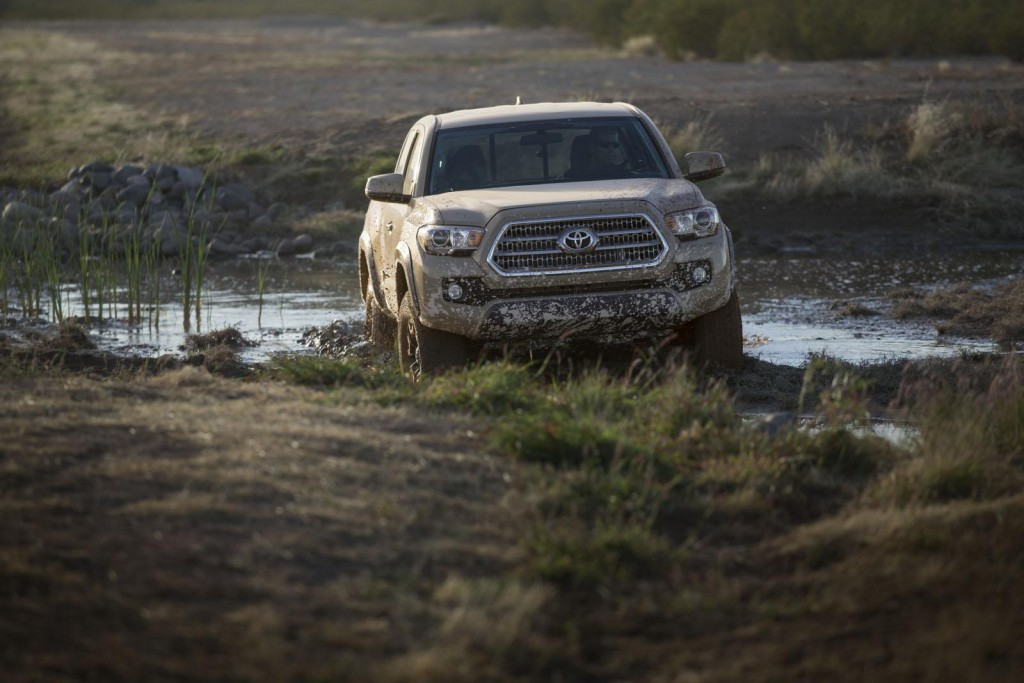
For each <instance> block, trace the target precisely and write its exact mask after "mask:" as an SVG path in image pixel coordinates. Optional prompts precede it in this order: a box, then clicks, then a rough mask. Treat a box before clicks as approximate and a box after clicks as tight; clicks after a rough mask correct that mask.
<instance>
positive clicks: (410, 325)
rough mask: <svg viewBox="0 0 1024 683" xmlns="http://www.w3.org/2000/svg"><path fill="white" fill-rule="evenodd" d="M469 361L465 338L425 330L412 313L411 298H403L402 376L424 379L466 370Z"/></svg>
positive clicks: (400, 325) (400, 326) (400, 332)
mask: <svg viewBox="0 0 1024 683" xmlns="http://www.w3.org/2000/svg"><path fill="white" fill-rule="evenodd" d="M468 360H469V345H468V342H467V340H466V338H465V337H462V336H459V335H457V334H452V333H451V332H442V331H441V330H435V329H432V328H430V327H426V326H425V325H423V324H422V323H420V321H419V318H417V316H416V311H414V310H413V307H412V297H411V296H410V295H409V294H406V295H405V296H404V297H402V305H401V306H399V307H398V363H399V365H401V367H402V372H404V373H407V374H409V375H412V377H413V378H414V379H418V378H419V377H420V376H421V375H425V374H426V375H436V374H439V373H442V372H444V371H445V370H448V369H451V368H458V367H463V366H465V365H466V362H467V361H468Z"/></svg>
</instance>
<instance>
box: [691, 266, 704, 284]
mask: <svg viewBox="0 0 1024 683" xmlns="http://www.w3.org/2000/svg"><path fill="white" fill-rule="evenodd" d="M691 276H692V277H693V283H694V284H696V285H703V284H704V283H706V282H707V281H708V271H707V269H705V268H704V267H703V266H697V267H696V268H694V269H693V273H692V274H691Z"/></svg>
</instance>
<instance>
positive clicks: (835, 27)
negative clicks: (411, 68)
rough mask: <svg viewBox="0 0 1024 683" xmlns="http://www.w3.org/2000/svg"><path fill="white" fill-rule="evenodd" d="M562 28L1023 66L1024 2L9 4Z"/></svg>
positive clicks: (677, 44)
mask: <svg viewBox="0 0 1024 683" xmlns="http://www.w3.org/2000/svg"><path fill="white" fill-rule="evenodd" d="M274 14H278V15H281V14H287V15H296V14H318V15H337V16H347V17H356V16H361V17H370V18H374V19H378V20H385V21H407V20H420V21H432V22H449V21H467V20H470V21H487V22H500V23H504V24H509V25H526V26H545V25H559V26H568V27H571V28H574V29H578V30H582V31H585V32H586V33H589V34H590V35H592V36H593V37H594V38H595V39H596V40H598V41H599V42H602V43H606V44H612V45H621V44H623V43H624V42H625V41H626V40H627V39H629V38H630V37H636V36H644V35H651V36H653V37H654V39H655V41H656V42H657V44H658V45H659V46H660V47H661V49H662V50H663V51H664V52H665V54H667V55H668V56H669V57H672V58H677V59H680V58H686V57H691V56H692V57H700V58H716V59H723V60H744V59H749V58H751V57H754V56H756V55H762V54H770V55H772V56H774V57H777V58H780V59H849V58H862V57H912V56H936V55H950V54H975V55H976V54H999V55H1006V56H1009V57H1012V58H1014V59H1018V60H1019V59H1024V6H1022V5H1021V3H1020V2H1018V0H906V1H904V2H899V3H894V2H890V1H889V0H562V1H560V2H545V1H544V0H415V1H414V0H377V1H376V2H370V1H369V0H352V1H349V2H345V3H331V2H326V1H325V0H295V1H293V2H290V3H288V4H287V5H286V6H282V5H281V4H280V3H275V2H271V1H270V0H219V1H212V0H207V1H203V0H175V1H174V2H172V1H171V0H97V1H96V2H90V3H88V4H82V3H79V2H73V1H72V0H7V1H6V2H4V3H0V17H4V18H51V19H54V18H68V17H81V18H97V17H105V18H107V17H117V18H166V17H202V18H215V17H217V18H223V17H257V16H266V15H274Z"/></svg>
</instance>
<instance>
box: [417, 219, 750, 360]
mask: <svg viewBox="0 0 1024 683" xmlns="http://www.w3.org/2000/svg"><path fill="white" fill-rule="evenodd" d="M439 259H440V260H439ZM420 266H421V267H419V268H416V269H415V271H416V275H417V277H416V280H417V282H416V286H417V289H418V292H419V299H420V320H421V321H422V322H423V324H425V325H427V326H428V327H433V328H435V329H440V330H446V331H449V332H454V333H456V334H460V335H463V336H465V337H468V338H470V339H475V340H479V341H484V342H500V341H510V342H520V341H530V340H538V341H540V340H555V339H568V338H574V339H577V340H579V339H586V340H592V341H611V340H614V341H627V340H634V339H645V338H646V339H650V338H657V337H661V336H665V335H667V334H670V333H671V332H672V331H673V330H675V329H676V328H678V327H680V326H681V325H684V324H685V323H687V322H689V321H691V320H693V319H695V318H697V317H700V316H701V315H704V314H705V313H709V312H711V311H713V310H715V309H717V308H721V307H722V306H724V305H725V304H726V302H727V301H728V300H729V296H730V294H731V293H732V289H733V287H734V283H733V281H732V278H733V274H732V264H731V249H730V245H729V236H728V232H727V230H722V231H721V232H720V234H719V235H717V236H715V237H712V238H707V239H702V240H695V241H691V242H686V243H682V244H680V245H679V248H678V249H676V250H675V253H674V254H673V258H671V259H668V260H666V262H664V263H662V264H660V265H659V266H658V267H657V268H651V269H648V270H647V271H646V272H637V271H633V272H630V273H629V274H628V277H627V276H626V275H625V274H623V273H603V274H588V275H587V276H585V277H580V278H574V277H571V276H569V277H561V278H559V277H555V278H552V277H547V278H538V279H536V280H534V281H531V282H524V280H526V278H514V281H513V279H512V278H496V277H495V276H494V274H493V271H491V270H490V269H489V268H488V267H487V266H486V264H480V263H478V262H477V261H476V260H474V259H452V258H449V257H425V258H424V259H423V262H422V264H420ZM702 273H703V275H702ZM453 283H454V284H458V285H459V287H460V288H461V289H462V295H461V296H460V297H459V298H458V299H457V300H453V298H452V297H451V296H450V295H449V287H450V285H451V284H453ZM509 284H514V285H516V286H515V287H509V286H507V285H509Z"/></svg>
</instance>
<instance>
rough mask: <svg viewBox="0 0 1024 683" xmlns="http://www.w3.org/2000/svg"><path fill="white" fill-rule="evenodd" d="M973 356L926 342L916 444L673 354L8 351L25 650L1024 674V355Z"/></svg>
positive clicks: (539, 672)
mask: <svg viewBox="0 0 1024 683" xmlns="http://www.w3.org/2000/svg"><path fill="white" fill-rule="evenodd" d="M337 362H338V363H351V361H344V360H342V361H337ZM962 365H963V367H961V366H956V365H954V366H949V365H948V364H946V365H941V366H940V365H939V364H935V365H934V366H932V365H926V366H924V367H922V366H920V365H919V366H914V367H913V369H908V371H907V373H906V374H905V376H904V382H903V387H901V388H900V389H899V391H898V392H897V393H899V395H900V397H901V403H902V405H904V406H907V407H908V409H909V410H912V411H913V413H912V416H913V417H914V418H915V419H916V420H917V421H918V424H919V426H920V430H921V432H920V433H921V437H920V439H918V440H917V441H914V442H911V443H910V444H909V445H908V446H906V447H902V448H897V447H895V446H892V445H891V444H887V443H886V442H884V441H882V440H880V439H878V438H874V437H862V436H857V435H855V434H853V433H850V432H847V431H845V430H842V429H837V428H835V427H834V426H833V427H826V428H824V429H822V430H820V431H807V430H800V429H795V428H790V429H784V430H780V431H778V432H775V433H769V432H766V431H764V430H762V429H761V428H760V427H759V426H758V425H756V424H753V423H748V422H745V421H742V420H739V419H738V418H737V416H736V415H735V413H734V411H733V409H732V407H731V401H730V399H729V397H728V395H727V393H726V392H725V391H724V388H723V386H722V385H721V384H720V383H718V382H714V381H708V378H704V379H700V378H699V377H697V376H695V375H693V374H691V373H690V371H688V370H686V369H685V368H682V369H679V368H672V367H668V368H663V369H659V368H658V367H656V366H654V365H652V364H650V363H649V364H647V365H645V366H643V367H637V366H636V365H633V366H629V367H628V368H622V369H620V370H617V371H613V370H610V369H605V370H600V369H595V368H584V369H579V368H578V367H575V366H574V367H573V368H572V369H570V370H564V369H559V368H557V367H551V366H548V367H547V368H546V369H545V370H544V371H538V369H537V368H527V367H523V366H518V365H516V364H514V363H511V362H508V361H505V362H501V363H493V364H489V365H483V366H480V367H477V368H471V369H468V370H466V371H464V372H462V373H450V374H449V375H445V376H444V377H443V378H440V379H438V380H437V381H436V382H421V383H418V384H415V385H406V386H404V388H399V387H397V386H396V385H395V383H394V382H387V383H384V384H380V383H373V382H349V383H343V384H339V385H338V386H337V387H336V388H335V389H333V390H324V389H307V388H302V387H293V386H285V385H282V384H280V383H278V382H277V381H275V380H274V379H272V378H271V377H269V376H265V377H263V378H262V379H256V380H247V381H239V380H225V379H223V378H218V377H214V376H212V375H211V374H210V373H209V372H207V371H206V370H203V369H200V368H195V367H183V368H181V369H180V370H177V371H171V372H165V373H163V374H160V375H158V376H157V377H155V378H148V377H145V376H139V377H135V378H132V379H128V380H126V379H113V380H111V379H107V380H105V381H102V382H97V381H94V380H87V379H83V378H79V377H75V376H72V375H68V374H61V375H56V376H42V377H40V376H37V375H33V374H27V375H21V376H17V375H14V376H11V377H10V378H9V381H7V382H5V383H4V384H3V385H0V401H2V402H3V403H2V404H3V405H5V406H6V407H7V408H6V410H5V411H3V412H0V429H2V430H3V431H4V433H5V434H6V435H7V439H6V440H5V445H0V487H2V490H3V491H4V496H3V497H2V500H0V532H2V533H0V538H3V539H4V542H3V543H2V544H0V586H3V587H4V588H5V589H4V590H3V591H0V635H2V637H3V639H4V642H5V643H6V644H8V647H6V648H5V649H2V650H0V675H3V676H4V677H5V678H7V679H11V677H12V676H13V678H14V680H18V679H19V677H25V676H29V677H31V676H35V677H37V678H41V679H57V680H61V679H68V680H76V679H82V678H85V677H87V676H90V675H95V674H96V672H102V675H103V678H104V680H111V681H118V680H140V679H155V678H156V679H158V678H168V677H170V678H176V679H181V680H208V679H209V678H211V677H212V678H216V679H241V680H275V681H276V680H288V679H293V680H349V679H358V680H367V681H375V680H377V681H392V682H394V681H411V680H417V681H419V680H425V681H476V680H490V681H517V680H524V681H525V680H559V679H560V680H622V679H624V678H626V679H629V678H634V679H641V680H685V681H689V680H701V681H719V680H721V681H725V680H737V679H742V680H755V681H762V680H763V681H769V680H791V679H805V680H837V681H844V680H851V681H852V680H863V677H864V676H868V677H870V678H872V679H876V680H921V679H922V678H924V679H927V678H928V677H929V676H931V677H934V676H936V675H937V672H951V674H950V675H952V676H954V677H955V678H958V679H965V678H971V677H975V678H978V679H981V680H995V681H1000V680H1007V681H1010V680H1015V676H1017V675H1018V674H1019V673H1020V672H1021V670H1022V667H1024V651H1022V650H1021V649H1020V647H1019V645H1018V644H1017V643H1016V641H1015V640H1014V639H1012V638H1009V637H1007V633H1012V632H1013V629H1014V628H1017V627H1018V626H1019V625H1020V616H1019V615H1020V614H1022V613H1024V612H1022V611H1021V607H1022V606H1024V605H1022V604H1021V602H1020V596H1019V595H1017V593H1018V592H1019V591H1017V590H1016V586H1017V585H1018V583H1019V582H1020V580H1021V579H1024V576H1021V567H1022V566H1024V564H1021V562H1020V557H1021V556H1020V553H1021V546H1020V540H1019V539H1020V538H1021V534H1022V532H1024V529H1022V528H1021V527H1020V524H1019V523H1018V522H1017V521H1015V520H1019V519H1021V512H1022V511H1024V509H1022V508H1024V500H1022V498H1021V491H1022V489H1024V470H1022V463H1021V462H1020V455H1019V454H1020V448H1021V444H1022V443H1024V414H1021V413H1020V409H1021V407H1022V406H1024V401H1021V399H1020V397H1021V395H1022V393H1021V386H1022V383H1024V371H1022V368H1021V364H1020V362H1019V361H1018V360H1016V359H1012V358H1011V359H1009V360H1007V361H1005V362H1004V364H1003V365H1001V366H997V365H993V364H992V363H991V362H989V363H988V364H987V365H986V364H982V365H984V367H982V366H981V365H978V364H971V365H967V364H966V361H964V363H963V364H962ZM346 367H347V368H348V370H347V372H348V373H349V374H351V373H352V372H362V373H370V372H372V370H371V369H367V368H364V367H362V366H360V367H358V368H357V367H354V366H353V367H349V366H346ZM321 369H322V370H323V371H324V372H328V371H329V369H328V368H321ZM314 370H315V368H313V367H305V369H304V370H303V373H305V374H303V375H302V377H306V375H308V373H309V372H312V371H314ZM755 370H756V369H755ZM863 371H864V374H866V375H868V376H871V375H877V377H878V378H879V379H885V381H886V382H891V377H892V376H893V375H894V374H896V367H895V366H894V365H893V366H886V367H885V368H874V369H872V368H864V369H863ZM336 374H337V373H336ZM756 374H758V376H759V377H763V376H766V375H768V374H770V373H768V371H767V370H765V369H763V368H762V369H760V370H757V371H756ZM798 374H799V373H798ZM803 374H804V376H803V378H802V382H801V378H799V377H795V378H791V379H792V380H793V382H794V383H796V384H797V385H799V384H802V387H800V386H797V387H795V388H799V389H801V393H805V394H814V395H817V399H816V401H817V403H816V405H820V406H821V409H822V410H823V411H824V412H825V413H827V414H828V415H829V416H830V417H829V419H830V421H831V424H833V425H835V424H840V423H845V422H847V421H848V420H850V419H851V418H856V417H857V415H858V414H859V413H861V412H862V411H863V409H864V406H865V403H864V400H865V398H866V394H865V393H864V392H865V390H866V388H867V386H866V385H865V384H864V383H863V382H862V381H861V380H859V379H858V378H856V377H855V376H854V375H853V369H852V368H849V367H844V366H842V365H841V364H837V363H835V362H834V361H830V360H828V359H818V360H817V361H816V362H815V363H814V364H813V366H812V371H811V372H808V373H803ZM281 376H286V375H281ZM321 384H324V383H321ZM953 388H957V391H954V390H953ZM883 391H884V392H890V391H895V390H891V388H884V390H883ZM810 404H811V403H810V401H807V402H806V405H810ZM438 410H442V411H445V412H438ZM566 416H568V418H569V419H568V420H566V419H565V418H566ZM581 421H583V422H585V423H586V424H587V425H590V426H591V427H592V428H593V430H596V431H597V432H599V433H600V435H601V439H598V440H597V442H595V441H594V439H595V438H596V437H595V436H594V431H592V430H589V429H588V430H582V431H580V430H577V431H573V430H571V429H569V428H568V425H569V424H572V423H577V424H578V423H580V422H581ZM510 424H518V425H520V426H524V425H528V424H536V425H537V430H538V433H536V434H529V433H528V432H526V431H524V430H522V429H520V431H519V436H520V441H519V442H516V443H513V442H512V441H510V440H509V438H508V436H509V432H508V430H507V429H504V427H506V426H508V425H510ZM527 436H529V439H527V438H526V437H527ZM602 439H603V440H604V441H602ZM527 441H528V442H529V444H527V443H526V442H527ZM605 441H607V442H608V443H610V444H612V446H611V447H610V448H608V449H607V450H605V445H607V444H605ZM588 448H591V450H589V451H588V450H587V449H588ZM527 449H528V450H527ZM538 449H546V450H543V452H541V451H540V450H538ZM515 454H518V455H519V457H520V458H521V459H524V460H536V459H541V460H544V461H545V463H546V464H545V465H542V466H531V465H526V464H523V463H522V462H519V461H517V459H516V458H514V457H511V456H513V455H515ZM541 455H542V456H543V457H539V456H541ZM946 463H951V464H953V465H954V466H956V467H967V469H970V468H971V467H973V466H974V463H978V465H979V466H980V467H981V470H980V472H981V475H980V477H979V478H975V479H971V478H968V479H967V481H968V482H972V481H973V482H977V483H980V484H981V486H980V487H976V488H972V487H971V486H967V487H961V488H957V486H959V485H960V484H962V482H963V481H964V480H963V478H962V477H960V476H959V475H955V476H952V475H949V474H948V473H946V471H945V467H946ZM965 463H966V465H965ZM936 481H939V482H942V483H940V484H938V485H937V484H936V483H935V482H936ZM908 492H909V493H908ZM40 541H41V542H40ZM851 662H852V663H853V664H854V665H853V666H851Z"/></svg>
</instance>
